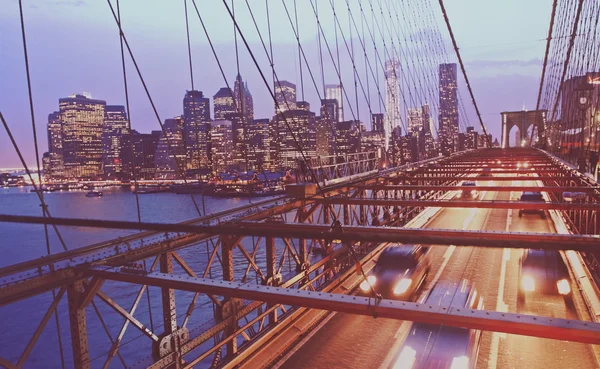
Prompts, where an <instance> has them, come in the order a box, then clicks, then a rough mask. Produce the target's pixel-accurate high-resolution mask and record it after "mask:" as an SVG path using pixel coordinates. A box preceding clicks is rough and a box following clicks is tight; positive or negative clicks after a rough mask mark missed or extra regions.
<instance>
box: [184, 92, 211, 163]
mask: <svg viewBox="0 0 600 369" xmlns="http://www.w3.org/2000/svg"><path fill="white" fill-rule="evenodd" d="M183 119H184V130H183V132H184V138H185V150H186V154H187V169H190V170H198V169H209V167H210V162H209V156H208V150H209V145H208V139H209V138H208V130H209V127H210V101H209V99H208V98H207V97H204V95H203V94H202V91H196V90H192V91H187V92H186V94H185V97H184V98H183Z"/></svg>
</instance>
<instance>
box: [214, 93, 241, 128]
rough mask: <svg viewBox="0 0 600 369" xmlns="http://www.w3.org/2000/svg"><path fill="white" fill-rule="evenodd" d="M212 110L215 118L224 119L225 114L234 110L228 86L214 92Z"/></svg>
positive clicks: (231, 94) (232, 97)
mask: <svg viewBox="0 0 600 369" xmlns="http://www.w3.org/2000/svg"><path fill="white" fill-rule="evenodd" d="M213 110H214V117H215V120H217V119H225V116H226V115H227V114H230V113H235V112H236V110H235V103H234V95H233V91H231V89H230V88H229V87H222V88H221V89H219V91H217V93H216V94H214V96H213Z"/></svg>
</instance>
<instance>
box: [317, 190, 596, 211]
mask: <svg viewBox="0 0 600 369" xmlns="http://www.w3.org/2000/svg"><path fill="white" fill-rule="evenodd" d="M468 189H469V191H470V190H471V188H470V187H468ZM317 201H320V202H322V203H327V204H334V205H370V206H411V207H443V208H481V209H523V210H550V209H555V210H600V204H595V203H571V202H528V201H495V200H481V201H479V200H402V199H368V198H363V199H361V198H344V197H334V198H328V199H323V198H319V199H318V200H317Z"/></svg>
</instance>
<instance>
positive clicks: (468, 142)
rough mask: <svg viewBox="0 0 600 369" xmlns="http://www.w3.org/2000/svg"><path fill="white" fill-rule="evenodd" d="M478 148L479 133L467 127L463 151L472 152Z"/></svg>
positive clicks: (473, 128)
mask: <svg viewBox="0 0 600 369" xmlns="http://www.w3.org/2000/svg"><path fill="white" fill-rule="evenodd" d="M478 147H479V133H477V131H476V130H475V127H467V133H466V134H465V149H467V150H472V149H476V148H478Z"/></svg>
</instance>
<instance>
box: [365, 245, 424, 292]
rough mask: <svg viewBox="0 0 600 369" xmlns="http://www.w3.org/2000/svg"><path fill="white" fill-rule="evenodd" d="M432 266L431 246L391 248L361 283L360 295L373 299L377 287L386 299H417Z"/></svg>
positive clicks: (385, 251) (395, 246)
mask: <svg viewBox="0 0 600 369" xmlns="http://www.w3.org/2000/svg"><path fill="white" fill-rule="evenodd" d="M430 267H431V266H430V261H429V248H428V247H424V246H412V245H405V246H397V245H394V246H389V247H387V248H386V249H385V250H383V251H382V252H381V255H379V259H378V260H377V263H376V264H375V267H374V268H373V270H372V271H371V272H370V273H369V275H368V276H367V279H366V280H363V281H362V283H361V284H360V292H361V293H362V294H364V295H368V296H372V295H373V292H372V290H371V287H373V289H375V292H377V293H378V294H380V295H381V296H382V297H383V298H388V299H399V300H411V299H414V297H415V294H416V292H417V291H418V290H419V288H420V287H421V286H422V285H423V284H424V282H425V278H426V277H427V274H429V269H430Z"/></svg>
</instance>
